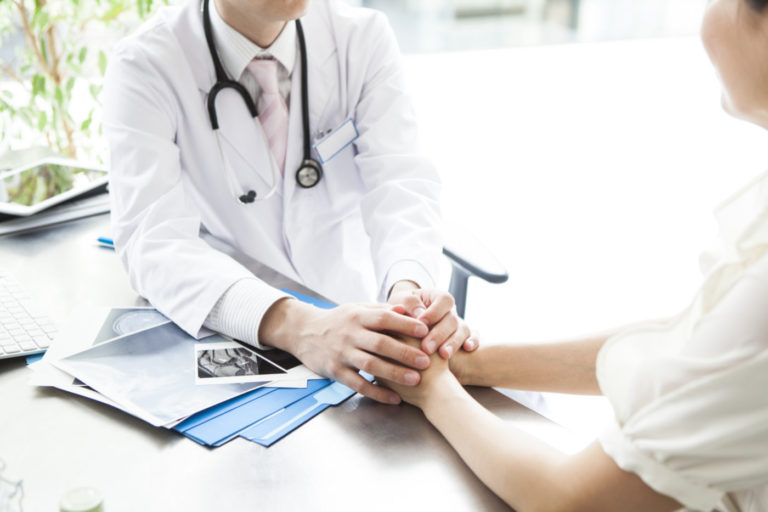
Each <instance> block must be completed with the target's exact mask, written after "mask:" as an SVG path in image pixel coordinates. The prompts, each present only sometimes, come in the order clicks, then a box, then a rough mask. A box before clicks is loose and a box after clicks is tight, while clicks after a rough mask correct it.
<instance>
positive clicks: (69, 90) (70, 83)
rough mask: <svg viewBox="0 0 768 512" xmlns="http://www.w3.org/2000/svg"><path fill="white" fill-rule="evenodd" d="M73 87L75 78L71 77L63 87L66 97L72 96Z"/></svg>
mask: <svg viewBox="0 0 768 512" xmlns="http://www.w3.org/2000/svg"><path fill="white" fill-rule="evenodd" d="M74 86H75V77H73V76H71V77H69V80H67V85H66V86H65V87H64V90H65V91H66V92H67V96H71V95H72V88H73V87H74Z"/></svg>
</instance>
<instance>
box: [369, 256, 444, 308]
mask: <svg viewBox="0 0 768 512" xmlns="http://www.w3.org/2000/svg"><path fill="white" fill-rule="evenodd" d="M398 281H413V282H414V283H416V284H417V285H419V288H434V286H435V280H434V278H433V277H432V274H430V273H429V272H428V271H427V269H426V268H425V267H424V265H422V264H421V263H419V262H417V261H414V260H404V261H398V262H397V263H395V264H394V265H392V266H391V267H390V268H389V271H388V272H387V275H386V277H385V278H384V285H383V286H382V289H381V292H380V294H379V298H380V300H381V301H382V302H386V300H387V298H388V297H387V296H388V295H389V291H390V290H391V289H392V286H394V284H395V283H396V282H398Z"/></svg>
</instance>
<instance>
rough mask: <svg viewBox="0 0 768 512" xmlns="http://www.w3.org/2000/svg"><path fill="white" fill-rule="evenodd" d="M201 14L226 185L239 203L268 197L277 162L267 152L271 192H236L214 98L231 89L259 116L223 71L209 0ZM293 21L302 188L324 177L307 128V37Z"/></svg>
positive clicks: (298, 179)
mask: <svg viewBox="0 0 768 512" xmlns="http://www.w3.org/2000/svg"><path fill="white" fill-rule="evenodd" d="M202 14H203V31H204V32H205V40H206V44H207V46H208V51H209V52H210V54H211V60H212V61H213V67H214V70H215V72H216V83H215V84H214V85H213V87H211V90H210V91H209V92H208V99H207V100H206V107H207V109H208V117H209V119H210V122H211V128H212V129H213V131H214V133H215V134H216V142H217V145H218V149H219V153H220V155H221V158H222V161H223V162H224V168H225V172H226V174H227V180H228V182H229V187H230V189H231V191H232V193H233V195H234V196H235V197H236V198H237V200H238V202H240V203H241V204H249V203H252V202H253V201H255V200H256V201H263V200H266V199H269V198H270V197H272V196H273V195H274V193H275V192H276V191H277V183H278V179H277V169H276V167H277V164H276V163H275V161H274V158H273V157H272V156H271V155H270V158H269V160H270V167H271V171H272V187H271V189H270V191H269V192H268V193H267V194H265V195H263V196H260V197H258V196H257V194H256V192H255V191H253V190H249V191H247V192H245V193H243V194H239V193H238V192H237V189H238V188H239V187H238V184H237V178H236V175H235V173H234V171H233V170H232V167H231V166H230V164H229V160H228V159H227V157H226V154H225V153H224V150H223V147H222V143H221V138H220V135H219V119H218V114H217V112H216V97H217V96H218V94H219V93H220V92H221V91H223V90H225V89H234V90H235V91H236V92H237V93H238V94H239V95H240V97H241V98H242V99H243V101H244V102H245V104H246V107H247V108H248V112H249V113H250V114H251V117H253V118H258V111H257V109H256V104H255V103H254V101H253V98H252V97H251V95H250V94H248V91H247V90H246V88H245V87H243V85H242V84H241V83H239V82H237V81H235V80H232V79H230V78H229V77H228V76H227V73H226V72H225V71H224V66H223V65H222V63H221V60H220V59H219V55H218V53H217V51H216V45H215V43H214V41H213V29H212V26H211V17H210V12H209V0H203V3H202ZM295 23H296V34H297V37H298V40H299V54H300V55H299V59H300V65H301V120H302V125H303V126H302V128H303V133H302V135H303V148H302V149H303V153H304V154H303V158H302V162H301V165H300V166H299V168H298V169H297V171H296V176H295V178H296V183H297V184H298V185H299V186H300V187H301V188H312V187H314V186H315V185H317V183H318V182H319V181H320V180H321V179H322V176H323V168H322V165H321V164H320V162H318V161H317V160H315V159H314V158H312V148H311V144H310V131H309V78H308V76H307V75H308V72H307V68H308V64H307V44H306V39H305V37H304V28H303V27H302V25H301V20H298V19H297V20H295ZM261 134H262V137H263V138H264V142H265V145H266V147H267V148H269V143H268V141H267V140H266V136H265V135H264V133H263V131H261Z"/></svg>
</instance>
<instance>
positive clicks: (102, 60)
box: [99, 50, 107, 76]
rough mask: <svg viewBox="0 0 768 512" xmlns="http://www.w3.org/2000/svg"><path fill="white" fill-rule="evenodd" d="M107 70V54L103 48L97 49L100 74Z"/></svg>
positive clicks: (102, 74)
mask: <svg viewBox="0 0 768 512" xmlns="http://www.w3.org/2000/svg"><path fill="white" fill-rule="evenodd" d="M106 71H107V54H106V53H104V50H99V72H100V73H101V76H104V73H105V72H106Z"/></svg>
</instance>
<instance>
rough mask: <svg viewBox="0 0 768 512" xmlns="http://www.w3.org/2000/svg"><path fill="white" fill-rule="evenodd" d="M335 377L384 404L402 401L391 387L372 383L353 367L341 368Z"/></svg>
mask: <svg viewBox="0 0 768 512" xmlns="http://www.w3.org/2000/svg"><path fill="white" fill-rule="evenodd" d="M334 379H336V380H337V381H339V382H341V383H342V384H344V385H345V386H347V387H349V388H351V389H353V390H354V391H356V392H357V393H360V394H361V395H363V396H367V397H368V398H370V399H372V400H376V401H377V402H381V403H383V404H399V403H400V396H399V395H398V394H397V393H395V392H394V391H392V390H391V389H386V388H382V387H381V386H376V385H375V384H371V383H370V382H368V381H367V380H365V379H364V378H363V377H361V376H360V374H359V373H357V372H356V371H355V370H353V369H352V368H349V367H344V368H342V369H340V370H339V371H338V372H337V374H336V375H335V376H334Z"/></svg>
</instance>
